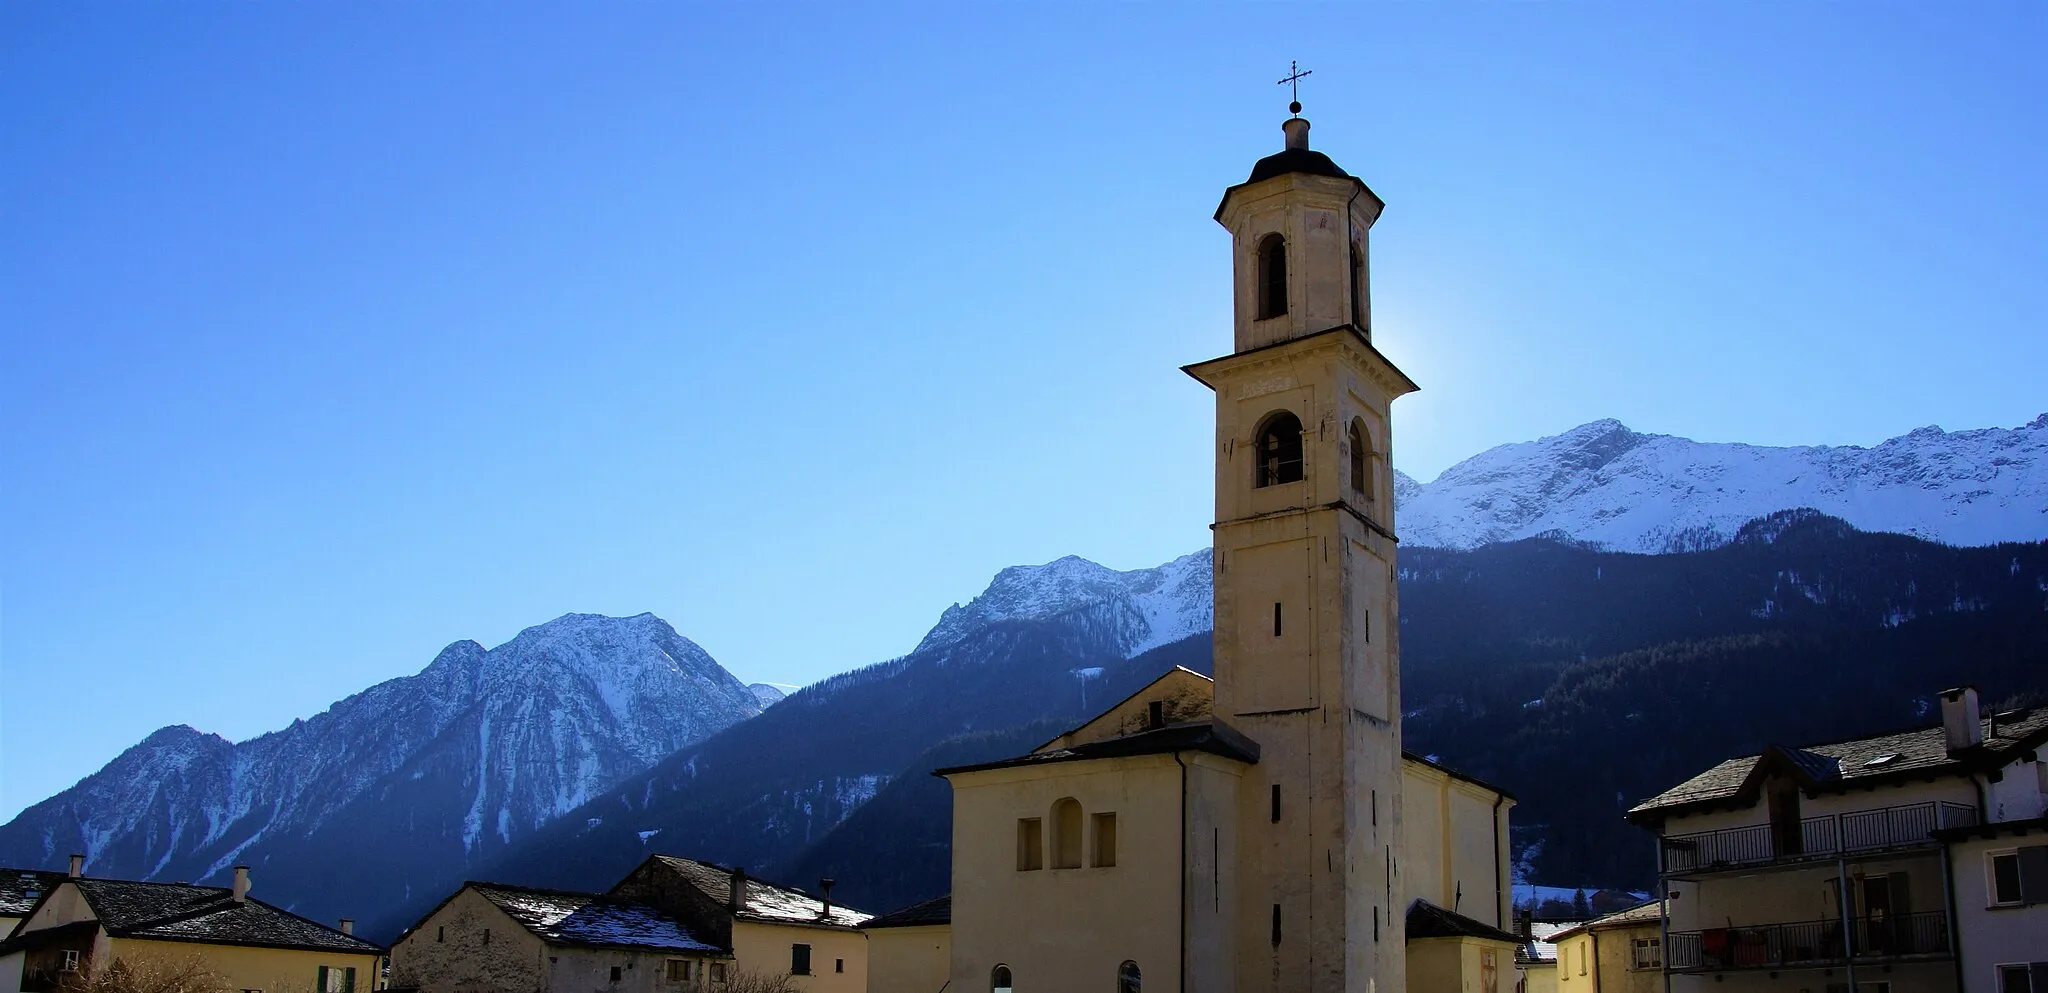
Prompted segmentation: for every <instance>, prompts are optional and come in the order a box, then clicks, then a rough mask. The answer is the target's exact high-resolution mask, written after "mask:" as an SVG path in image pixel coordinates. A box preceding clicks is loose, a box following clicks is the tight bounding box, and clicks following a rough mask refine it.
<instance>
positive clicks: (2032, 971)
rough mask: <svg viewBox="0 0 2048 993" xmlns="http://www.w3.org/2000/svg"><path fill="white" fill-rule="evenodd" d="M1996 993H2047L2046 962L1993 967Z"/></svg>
mask: <svg viewBox="0 0 2048 993" xmlns="http://www.w3.org/2000/svg"><path fill="white" fill-rule="evenodd" d="M1994 968H1996V969H1997V970H1998V990H1997V993H2048V962H2012V963H2008V964H2005V965H1999V966H1995V967H1994Z"/></svg>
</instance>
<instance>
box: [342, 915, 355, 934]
mask: <svg viewBox="0 0 2048 993" xmlns="http://www.w3.org/2000/svg"><path fill="white" fill-rule="evenodd" d="M341 933H342V934H347V935H353V934H355V933H356V922H355V920H354V919H353V918H348V917H344V918H342V919H341Z"/></svg>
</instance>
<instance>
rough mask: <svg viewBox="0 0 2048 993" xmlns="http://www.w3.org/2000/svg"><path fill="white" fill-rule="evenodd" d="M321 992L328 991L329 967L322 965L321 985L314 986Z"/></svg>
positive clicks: (325, 992)
mask: <svg viewBox="0 0 2048 993" xmlns="http://www.w3.org/2000/svg"><path fill="white" fill-rule="evenodd" d="M313 988H314V989H315V990H318V991H319V993H327V967H326V966H324V965H323V966H321V967H320V985H318V986H315V987H313Z"/></svg>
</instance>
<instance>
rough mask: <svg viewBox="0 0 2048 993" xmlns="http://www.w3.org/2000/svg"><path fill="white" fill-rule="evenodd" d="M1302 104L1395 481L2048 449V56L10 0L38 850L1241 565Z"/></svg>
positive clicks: (1858, 16) (813, 673) (1784, 22)
mask: <svg viewBox="0 0 2048 993" xmlns="http://www.w3.org/2000/svg"><path fill="white" fill-rule="evenodd" d="M1290 58H1296V59H1300V60H1301V62H1302V64H1303V65H1304V66H1306V67H1309V68H1312V69H1313V70H1314V71H1315V75H1314V76H1312V77H1310V78H1309V80H1308V83H1307V85H1306V86H1305V88H1304V90H1303V94H1302V95H1303V99H1304V102H1306V103H1307V105H1308V109H1307V112H1306V116H1308V117H1309V118H1311V119H1312V120H1313V121H1314V122H1315V141H1316V144H1317V147H1319V148H1321V149H1323V150H1325V151H1328V152H1330V153H1331V154H1332V155H1333V156H1334V157H1335V158H1336V160H1337V161H1338V162H1339V163H1340V164H1342V165H1343V166H1345V167H1346V168H1348V169H1350V170H1351V171H1353V172H1355V173H1357V174H1359V175H1360V176H1362V177H1363V178H1365V180H1366V181H1367V182H1368V183H1370V184H1371V185H1372V187H1373V188H1374V189H1375V190H1376V191H1377V192H1378V193H1379V194H1380V195H1381V196H1382V197H1384V198H1385V199H1386V200H1387V201H1388V203H1389V205H1390V206H1389V207H1388V209H1387V212H1386V215H1385V217H1384V218H1383V219H1382V221H1381V222H1380V224H1379V227H1378V229H1377V231H1376V234H1375V252H1376V255H1375V258H1374V260H1373V261H1374V265H1375V273H1374V277H1375V278H1374V281H1373V283H1374V289H1375V295H1376V296H1375V303H1376V317H1377V321H1376V324H1377V334H1378V341H1379V344H1380V346H1381V348H1382V349H1383V350H1384V351H1385V352H1386V353H1387V354H1388V355H1390V356H1392V357H1393V358H1394V359H1395V361H1397V362H1399V363H1400V364H1401V365H1402V366H1403V367H1404V368H1405V369H1406V370H1407V371H1408V372H1409V373H1410V374H1411V375H1412V376H1413V377H1414V378H1415V379H1416V380H1417V381H1418V382H1420V383H1422V384H1423V387H1424V392H1422V393H1421V394H1418V395H1416V396H1414V397H1411V398H1409V399H1406V400H1403V401H1402V403H1401V407H1400V408H1399V414H1400V422H1399V424H1400V426H1399V430H1398V434H1397V438H1396V451H1395V460H1396V462H1397V464H1399V465H1400V466H1401V467H1403V468H1404V469H1406V470H1407V471H1408V472H1410V473H1411V474H1413V475H1416V476H1418V477H1419V478H1423V479H1428V478H1430V477H1432V476H1434V475H1435V474H1436V473H1437V472H1439V471H1441V470H1442V469H1443V468H1444V467H1445V466H1447V465H1449V464H1451V463H1453V462H1455V461H1457V460H1458V459H1461V458H1464V457H1466V456H1469V455H1471V454H1474V453H1476V452H1478V451H1480V450H1481V449H1484V448H1486V447H1488V446H1490V445H1493V444H1497V443H1501V442H1506V441H1514V440H1522V439H1527V438H1533V437H1536V436H1538V435H1541V434H1548V433H1555V432H1557V431H1560V430H1563V429H1566V428H1569V427H1571V426H1573V425H1576V424H1579V423H1582V422H1584V421H1588V420H1592V419H1595V418H1600V417H1610V416H1612V417H1619V418H1621V419H1622V420H1624V421H1626V422H1627V423H1629V424H1630V425H1632V426H1634V427H1636V428H1637V429H1639V430H1648V431H1658V432H1670V433H1677V434H1684V435H1687V436H1691V437H1695V438H1700V439H1706V440H1741V441H1750V442H1759V443H1766V444H1796V443H1846V444H1869V443H1873V442H1876V441H1879V440H1881V439H1883V438H1885V437H1888V436H1891V435H1895V434H1899V433H1901V432H1904V431H1906V430H1909V429H1911V428H1913V427H1916V426H1919V425H1923V424H1930V423H1934V424H1940V425H1942V426H1944V427H1948V428H1964V427H1982V426H1990V425H2004V426H2011V425H2016V424H2019V423H2022V422H2024V421H2026V420H2028V419H2030V418H2032V417H2033V416H2034V415H2036V414H2038V413H2040V412H2042V411H2043V410H2044V409H2048V390H2044V389H2043V387H2042V380H2043V372H2044V370H2048V333H2044V331H2048V329H2044V326H2043V321H2042V318H2041V316H2040V315H2041V309H2042V302H2043V301H2042V295H2043V290H2044V283H2048V280H2044V273H2048V247H2044V243H2048V238H2044V236H2043V231H2044V230H2048V182H2044V180H2043V176H2044V175H2048V114H2044V112H2043V109H2042V106H2043V103H2042V101H2043V95H2044V94H2048V6H2044V5H2042V4H2040V3H2033V2H2023V3H2011V4H1996V3H1981V4H1968V5H1964V6H1960V7H1958V6H1951V5H1941V4H1932V3H1911V4H1882V3H1857V4H1839V3H1827V4H1812V3H1790V4H1776V3H1770V4H1766V3H1750V4H1722V3H1713V4H1666V3H1657V4H1626V5H1606V4H1596V3H1571V4H1553V3H1531V4H1515V5H1504V4H1486V5H1469V4H1450V3H1442V4H1438V3H1430V4H1422V3H1413V4H1391V5H1380V4H1372V5H1367V4H1321V5H1314V6H1286V5H1258V6H1249V7H1226V6H1190V5H1183V4H1151V5H1114V6H1112V5H1085V6H1084V5H1042V4H1006V5H997V4H971V5H937V4H927V5H921V6H917V7H873V6H844V7H842V6H830V7H828V6H819V7H782V6H769V5H722V6H717V7H711V6H686V5H681V4H669V3H600V4H594V5H585V4H576V5H569V4H561V5H548V6H513V5H505V4H495V3H493V4H485V3H405V4H400V3H375V2H373V3H360V4H356V3H350V4H341V3H267V4H254V3H205V4H171V3H148V4H140V3H138V4H132V5H122V6H106V5H95V4H81V3H43V2H32V0H17V2H12V3H7V4H4V5H0V80H4V83H0V334H4V336H5V337H4V354H0V391H4V393H0V405H4V406H0V412H4V421H0V428H4V435H0V442H4V450H0V456H4V462H0V529H4V530H0V536H4V545H0V569H4V572H0V609H4V617H0V667H4V668H0V753H4V754H0V817H4V816H9V815H11V814H12V813H13V812H14V811H15V810H17V809H18V808H20V807H22V806H24V805H26V804H28V803H31V802H33V801H35V800H37V799H40V798H41V797H43V796H46V795H48V794H50V793H52V792H54V791H56V790H58V789H61V788H63V787H65V786H67V785H69V784H70V783H71V782H73V781H74V780H76V779H77V778H78V777H80V776H83V775H85V774H87V773H89V772H91V771H92V770H94V769H96V768H98V767H99V766H100V765H101V764H103V763H104V762H106V761H107V760H109V759H111V758H112V757H114V756H115V755H116V754H118V753H119V751H120V750H121V749H122V748H124V747H126V746H127V745H129V744H131V743H133V742H134V741H136V740H138V739H139V738H141V737H142V736H143V735H145V734H147V733H148V732H149V731H151V730H153V729H155V728H157V727H159V726H162V725H166V724H176V723H189V724H191V725H193V726H195V727H198V728H201V729H203V730H208V731H216V732H219V733H221V734H224V735H226V736H228V737H230V738H234V739H241V738H246V737H249V736H252V735H255V734H258V733H261V732H263V731H266V730H270V729H274V728H278V727H282V726H284V725H286V724H288V723H290V721H291V720H292V719H293V718H294V717H300V716H306V715H310V714H312V713H315V712H317V711H319V710H321V709H323V708H324V707H325V706H326V705H327V704H329V703H330V702H332V701H333V700H336V699H338V698H340V697H342V696H344V695H346V694H348V693H351V692H354V691H356V690H359V689H362V688H364V687H366V686H368V685H370V684H371V683H373V682H375V681H378V680H381V679H386V678H389V677H392V676H397V675H402V674H407V673H411V672H414V671H417V670H418V669H419V668H420V667H422V666H423V665H425V664H426V662H427V661H428V660H429V659H431V658H432V657H433V655H434V653H435V652H436V651H437V650H438V649H439V648H440V647H441V646H443V645H445V644H447V643H448V642H450V641H453V640H456V639H461V638H474V639H477V640H479V641H481V642H483V643H484V644H486V645H495V644H498V643H500V642H502V641H504V640H506V639H507V638H509V637H511V636H512V635H513V634H514V633H515V632H517V631H518V630H519V629H520V628H522V627H525V626H527V625H531V624H535V623H539V622H541V621H545V620H547V619H549V618H552V617H554V616H557V615H559V614H562V613H564V612H567V611H595V612H602V613H611V614H631V613H637V612H640V611H644V610H651V611H654V612H656V613H658V614H660V615H661V616H663V617H665V618H667V619H668V620H670V621H671V622H672V623H673V624H674V625H675V626H676V628H677V629H678V630H680V631H681V632H683V633H684V634H685V635H687V636H689V637H691V638H693V639H695V640H697V641H698V642H700V643H701V644H702V645H704V647H705V648H706V649H708V650H709V651H711V653H712V654H713V655H715V656H716V657H717V658H718V659H720V660H721V661H722V662H724V663H725V664H726V665H727V666H728V667H729V668H731V669H732V670H733V671H734V672H736V673H737V674H739V675H740V676H741V677H742V678H746V679H751V680H774V681H782V682H794V683H803V682H808V681H811V680H814V679H816V678H819V677H821V676H824V675H826V674H829V673H832V672H836V671H840V670H843V669H846V668H849V667H852V666H856V665H861V664H864V663H869V662H874V661H877V660H880V659H883V658H886V657H889V656H892V655H895V654H900V653H901V652H903V651H906V650H908V649H909V648H910V647H911V646H912V645H913V644H915V642H916V641H917V639H918V637H919V636H920V635H921V634H922V633H923V631H924V630H925V629H926V628H927V627H928V626H929V625H930V624H931V623H932V622H933V621H934V620H935V619H936V617H937V615H938V613H939V611H940V610H941V609H943V608H944V607H945V606H946V605H947V604H949V603H952V602H954V601H956V600H965V599H967V598H968V597H970V596H972V595H973V594H974V593H976V592H977V591H978V590H979V589H980V588H981V587H982V586H983V585H984V584H985V583H986V582H987V580H988V578H989V577H990V576H991V575H992V574H993V573H994V572H995V571H996V570H997V569H999V568H1001V567H1002V566H1005V565H1009V564H1015V563H1036V562H1044V561H1047V560H1050V559H1053V558H1056V557H1058V556H1061V555H1065V554H1069V553H1074V554H1080V555H1084V556H1087V557H1090V558H1093V559H1095V560H1097V561H1100V562H1103V563H1105V564H1108V565H1111V566H1115V567H1119V568H1135V567H1141V566H1147V565H1153V564H1157V563H1159V562H1161V561H1164V560H1166V559H1168V558H1170V557H1173V556H1175V555H1178V554H1182V553H1185V552H1187V551H1191V550H1193V549H1195V548H1198V547H1200V546H1202V545H1203V544H1205V543H1206V542H1207V541H1208V533H1207V531H1206V529H1205V526H1206V524H1207V523H1208V521H1209V499H1210V475H1209V473H1210V455H1209V442H1208V439H1209V434H1210V408H1209V406H1208V404H1209V394H1208V392H1207V391H1206V390H1204V389H1203V388H1202V387H1200V386H1199V385H1197V384H1195V383H1194V382H1193V381H1191V380H1189V379H1187V378H1186V377H1185V376H1184V375H1182V374H1181V373H1180V372H1179V371H1178V369H1177V367H1178V366H1179V365H1180V364H1182V363H1186V362H1189V361H1194V360H1199V359H1204V358H1208V357H1211V356H1213V355H1216V354H1219V353H1221V352H1223V351H1225V350H1226V349H1227V347H1228V346H1227V343H1228V341H1229V332H1228V322H1229V309H1228V308H1229V303H1228V299H1227V294H1226V278H1227V264H1228V259H1227V257H1226V251H1227V243H1226V240H1225V236H1224V234H1223V232H1222V231H1221V230H1220V229H1218V228H1216V227H1215V225H1214V224H1213V223H1212V222H1211V221H1210V219H1209V215H1210V212H1211V211H1212V210H1213V209H1214V208H1215V205H1216V201H1217V199H1218V196H1219V195H1220V193H1221V191H1222V189H1223V188H1224V187H1225V186H1227V185H1229V184H1231V183H1234V182H1238V181H1240V180H1242V179H1243V178H1244V175H1245V173H1246V172H1247V171H1248V169H1249V168H1250V166H1251V163H1252V161H1253V160H1254V159H1256V158H1258V157H1259V156H1261V155H1264V154H1267V153H1268V152H1270V151H1273V150H1274V149H1276V148H1278V147H1279V141H1280V132H1279V122H1280V119H1281V118H1282V117H1283V116H1284V104H1285V102H1286V101H1285V96H1286V95H1285V93H1284V92H1283V91H1282V90H1281V89H1280V88H1278V87H1275V86H1274V85H1273V80H1275V79H1277V78H1279V77H1280V76H1281V75H1282V74H1283V73H1284V72H1285V70H1286V66H1287V62H1288V60H1289V59H1290Z"/></svg>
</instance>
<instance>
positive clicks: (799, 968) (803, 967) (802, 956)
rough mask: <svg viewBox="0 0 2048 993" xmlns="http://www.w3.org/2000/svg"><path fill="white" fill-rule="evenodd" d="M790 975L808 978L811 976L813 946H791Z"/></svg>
mask: <svg viewBox="0 0 2048 993" xmlns="http://www.w3.org/2000/svg"><path fill="white" fill-rule="evenodd" d="M789 974H790V975H792V976H808V975H810V974H811V946H809V945H791V946H789Z"/></svg>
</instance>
